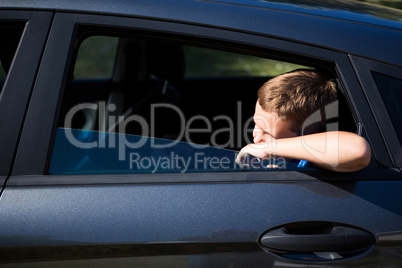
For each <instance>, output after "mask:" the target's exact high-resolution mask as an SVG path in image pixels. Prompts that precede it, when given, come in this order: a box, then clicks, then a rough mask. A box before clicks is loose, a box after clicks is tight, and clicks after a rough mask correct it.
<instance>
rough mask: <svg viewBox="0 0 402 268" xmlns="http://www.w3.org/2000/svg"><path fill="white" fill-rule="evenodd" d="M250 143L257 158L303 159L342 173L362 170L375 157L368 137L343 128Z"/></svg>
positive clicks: (249, 149)
mask: <svg viewBox="0 0 402 268" xmlns="http://www.w3.org/2000/svg"><path fill="white" fill-rule="evenodd" d="M249 146H250V147H251V148H247V149H246V150H245V152H247V153H250V154H253V155H255V156H257V157H261V156H262V155H266V156H269V155H277V156H282V157H285V158H293V159H303V160H307V161H309V162H311V163H313V164H314V165H316V166H317V167H321V168H325V169H329V170H333V171H338V172H352V171H357V170H359V169H362V168H364V167H365V166H367V165H368V164H369V162H370V158H371V150H370V146H369V145H368V143H367V142H366V140H365V139H364V138H362V137H360V136H358V135H356V134H354V133H349V132H341V131H332V132H324V133H318V134H311V135H305V136H298V137H294V138H285V139H277V140H275V141H273V142H270V143H267V144H264V145H262V144H258V145H257V146H256V145H249ZM252 147H254V148H252ZM261 150H263V151H264V153H262V152H261ZM258 151H260V152H258ZM257 154H258V155H257Z"/></svg>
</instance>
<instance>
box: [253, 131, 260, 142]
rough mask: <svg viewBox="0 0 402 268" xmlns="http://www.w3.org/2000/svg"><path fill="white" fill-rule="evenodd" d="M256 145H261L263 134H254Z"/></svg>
mask: <svg viewBox="0 0 402 268" xmlns="http://www.w3.org/2000/svg"><path fill="white" fill-rule="evenodd" d="M253 141H254V143H260V142H262V134H261V133H255V132H254V139H253Z"/></svg>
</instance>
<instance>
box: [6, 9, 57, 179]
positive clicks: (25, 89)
mask: <svg viewBox="0 0 402 268" xmlns="http://www.w3.org/2000/svg"><path fill="white" fill-rule="evenodd" d="M52 17H53V13H52V12H49V11H24V10H0V20H2V21H4V22H6V23H11V24H12V23H16V24H18V25H20V24H23V25H24V26H23V32H22V35H21V38H20V41H19V45H18V48H17V50H16V52H15V55H14V59H13V62H12V64H11V66H10V70H9V73H8V75H7V77H6V80H5V83H4V87H3V90H2V93H1V95H0V114H1V116H0V128H1V129H2V130H3V131H1V133H0V152H1V154H0V177H2V176H4V177H3V178H4V180H5V178H6V177H7V176H8V175H10V173H11V167H12V165H13V161H14V157H15V155H14V154H15V153H16V146H17V143H18V140H19V138H20V133H21V127H22V123H23V119H24V116H25V113H26V107H27V105H28V102H29V98H30V94H31V90H32V87H33V83H34V81H35V75H36V72H37V69H38V68H39V62H40V58H41V55H42V52H43V48H44V45H45V42H46V38H47V34H48V30H49V28H50V24H51V20H52ZM16 92H18V94H16ZM4 130H6V131H4ZM0 185H2V182H1V181H0Z"/></svg>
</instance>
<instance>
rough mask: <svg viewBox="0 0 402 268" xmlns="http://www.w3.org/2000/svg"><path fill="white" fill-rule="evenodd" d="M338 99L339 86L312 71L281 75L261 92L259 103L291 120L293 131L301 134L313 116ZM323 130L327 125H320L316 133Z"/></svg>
mask: <svg viewBox="0 0 402 268" xmlns="http://www.w3.org/2000/svg"><path fill="white" fill-rule="evenodd" d="M336 99H337V90H336V83H335V82H334V81H333V80H329V79H327V78H326V77H325V76H324V75H323V74H321V73H319V72H318V71H316V70H309V69H299V70H295V71H292V72H289V73H285V74H282V75H279V76H277V77H275V78H273V79H270V80H268V82H266V83H265V84H264V85H263V86H262V87H261V88H260V89H259V90H258V102H259V104H260V105H261V107H262V109H263V110H265V111H267V112H276V113H278V115H279V116H281V117H285V118H286V119H287V120H290V121H291V123H292V124H291V130H292V131H293V132H296V133H298V134H300V133H301V128H302V125H303V123H304V121H305V120H306V119H307V118H308V117H309V116H310V115H311V114H313V113H314V112H315V111H317V110H319V109H321V108H323V107H325V105H327V104H329V103H331V102H333V101H335V100H336ZM318 129H320V130H318ZM322 129H324V130H325V125H324V122H320V123H319V126H318V128H315V131H314V132H318V131H322Z"/></svg>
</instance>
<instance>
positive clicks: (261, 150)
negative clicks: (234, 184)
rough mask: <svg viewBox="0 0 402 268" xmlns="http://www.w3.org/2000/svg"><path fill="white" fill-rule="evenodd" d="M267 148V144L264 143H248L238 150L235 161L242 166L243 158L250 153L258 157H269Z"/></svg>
mask: <svg viewBox="0 0 402 268" xmlns="http://www.w3.org/2000/svg"><path fill="white" fill-rule="evenodd" d="M268 148H269V145H268V144H266V143H259V144H255V143H252V144H249V145H247V146H245V147H243V148H242V149H241V150H240V152H239V154H238V155H237V157H236V163H237V164H238V165H239V166H241V167H242V166H243V159H244V158H245V157H246V156H247V155H252V156H254V157H257V158H259V159H268V158H270V157H271V154H270V153H269V152H268Z"/></svg>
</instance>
